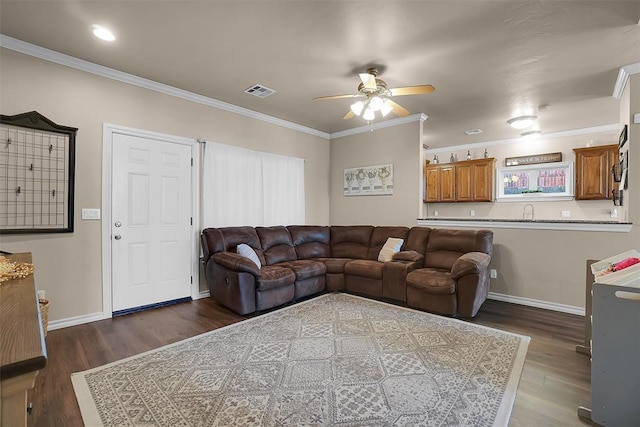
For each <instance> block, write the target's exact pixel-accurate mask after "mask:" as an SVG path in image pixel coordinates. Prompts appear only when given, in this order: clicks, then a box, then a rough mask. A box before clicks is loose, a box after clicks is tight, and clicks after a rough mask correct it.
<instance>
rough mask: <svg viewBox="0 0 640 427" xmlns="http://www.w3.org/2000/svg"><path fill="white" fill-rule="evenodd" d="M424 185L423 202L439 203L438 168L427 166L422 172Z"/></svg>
mask: <svg viewBox="0 0 640 427" xmlns="http://www.w3.org/2000/svg"><path fill="white" fill-rule="evenodd" d="M424 185H425V194H424V201H425V202H439V201H440V194H439V190H440V168H438V167H437V166H436V167H433V166H428V167H426V168H425V172H424Z"/></svg>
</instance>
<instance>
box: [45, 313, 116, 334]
mask: <svg viewBox="0 0 640 427" xmlns="http://www.w3.org/2000/svg"><path fill="white" fill-rule="evenodd" d="M109 318H110V317H107V316H105V315H104V313H102V312H100V313H92V314H84V315H82V316H74V317H68V318H66V319H60V320H52V321H51V322H49V323H48V326H47V330H48V331H53V330H56V329H62V328H68V327H69V326H76V325H83V324H85V323H91V322H95V321H97V320H104V319H109Z"/></svg>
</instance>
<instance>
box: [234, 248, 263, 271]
mask: <svg viewBox="0 0 640 427" xmlns="http://www.w3.org/2000/svg"><path fill="white" fill-rule="evenodd" d="M236 251H237V252H238V255H240V256H243V257H245V258H247V259H248V260H250V261H252V262H253V263H254V264H255V265H256V266H257V267H258V270H259V269H260V268H262V263H261V262H260V258H258V254H256V251H254V250H253V249H252V248H251V246H249V245H245V244H244V243H240V244H239V245H238V246H237V248H236Z"/></svg>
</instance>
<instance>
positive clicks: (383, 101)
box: [313, 68, 435, 121]
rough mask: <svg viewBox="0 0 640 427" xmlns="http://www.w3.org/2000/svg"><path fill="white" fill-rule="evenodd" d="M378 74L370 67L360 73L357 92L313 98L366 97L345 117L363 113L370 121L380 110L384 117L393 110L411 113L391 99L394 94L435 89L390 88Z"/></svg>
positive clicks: (394, 111)
mask: <svg viewBox="0 0 640 427" xmlns="http://www.w3.org/2000/svg"><path fill="white" fill-rule="evenodd" d="M378 74H379V73H378V69H377V68H369V69H368V70H367V72H366V73H360V74H359V76H360V80H361V81H362V82H361V83H360V84H359V85H358V91H357V93H355V94H350V95H331V96H319V97H317V98H313V99H314V101H316V100H327V99H340V98H358V97H364V98H366V99H365V100H363V101H357V102H355V103H354V104H351V108H350V110H349V111H348V112H347V114H345V115H344V117H343V119H344V120H348V119H350V118H352V117H354V116H360V115H362V118H363V119H365V120H367V121H369V120H373V119H375V118H376V112H380V114H381V115H382V117H386V116H387V115H388V114H389V113H391V112H393V114H395V115H396V116H398V117H404V116H408V115H409V111H408V110H407V109H406V108H404V107H402V106H401V105H399V104H398V103H396V102H394V101H392V100H391V97H392V96H404V95H422V94H428V93H432V92H433V91H434V90H435V88H434V87H433V86H431V85H419V86H404V87H398V88H388V87H387V83H386V82H385V81H384V80H382V79H379V78H377V77H378Z"/></svg>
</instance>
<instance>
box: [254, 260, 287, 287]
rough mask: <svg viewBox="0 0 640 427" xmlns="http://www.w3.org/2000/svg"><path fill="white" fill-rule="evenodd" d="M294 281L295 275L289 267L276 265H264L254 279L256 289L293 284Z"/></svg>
mask: <svg viewBox="0 0 640 427" xmlns="http://www.w3.org/2000/svg"><path fill="white" fill-rule="evenodd" d="M295 281H296V275H295V273H294V272H293V271H292V270H291V269H288V268H283V267H278V266H277V265H265V266H264V267H262V269H261V270H260V276H258V278H257V279H256V290H258V291H268V290H270V289H276V288H281V287H283V286H288V285H293V282H295Z"/></svg>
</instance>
